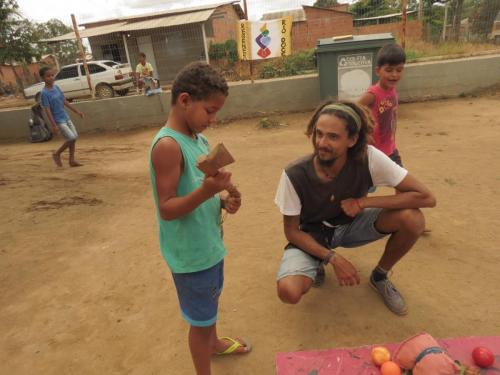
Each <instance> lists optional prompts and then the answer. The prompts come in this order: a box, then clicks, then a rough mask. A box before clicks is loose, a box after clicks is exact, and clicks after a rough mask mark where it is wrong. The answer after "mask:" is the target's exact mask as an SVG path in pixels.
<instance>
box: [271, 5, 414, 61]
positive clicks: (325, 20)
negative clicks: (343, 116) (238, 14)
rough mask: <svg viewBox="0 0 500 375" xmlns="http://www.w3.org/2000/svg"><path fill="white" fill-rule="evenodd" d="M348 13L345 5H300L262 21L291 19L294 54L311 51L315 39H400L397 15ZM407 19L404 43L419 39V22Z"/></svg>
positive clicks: (412, 16) (399, 25) (411, 16)
mask: <svg viewBox="0 0 500 375" xmlns="http://www.w3.org/2000/svg"><path fill="white" fill-rule="evenodd" d="M348 9H349V5H348V4H339V5H337V6H334V7H332V8H318V7H312V6H305V5H304V6H302V9H292V10H285V11H279V12H272V13H266V14H264V15H263V16H262V20H272V19H276V18H280V17H284V16H291V17H292V20H293V26H292V49H293V50H294V51H297V50H301V49H306V48H315V47H316V43H317V41H318V39H322V38H330V37H333V36H341V35H365V34H379V33H392V34H393V35H394V36H395V37H396V38H400V37H401V30H402V25H401V13H395V14H389V15H385V16H379V17H369V18H360V19H353V14H352V13H350V12H349V11H348ZM414 13H415V14H414ZM408 15H409V19H408V22H407V24H406V37H407V38H408V39H421V38H422V22H421V21H419V20H417V19H414V16H415V15H416V11H412V12H408Z"/></svg>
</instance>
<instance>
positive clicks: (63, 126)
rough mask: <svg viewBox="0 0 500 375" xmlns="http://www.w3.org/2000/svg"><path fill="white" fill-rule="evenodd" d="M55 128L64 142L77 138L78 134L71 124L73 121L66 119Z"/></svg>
mask: <svg viewBox="0 0 500 375" xmlns="http://www.w3.org/2000/svg"><path fill="white" fill-rule="evenodd" d="M57 128H58V129H59V131H60V132H61V135H62V137H63V138H64V140H66V141H75V140H76V139H77V138H78V132H77V131H76V128H75V124H73V121H71V120H70V119H67V120H66V122H61V123H59V124H57Z"/></svg>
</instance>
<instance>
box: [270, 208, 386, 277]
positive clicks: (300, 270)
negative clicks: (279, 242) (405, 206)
mask: <svg viewBox="0 0 500 375" xmlns="http://www.w3.org/2000/svg"><path fill="white" fill-rule="evenodd" d="M381 211H382V209H381V208H365V209H364V210H363V212H361V213H360V214H359V215H358V216H356V217H355V218H354V220H353V221H352V222H351V223H349V224H345V225H339V226H337V227H336V228H335V230H334V234H333V237H332V240H331V243H330V248H331V249H335V248H337V247H358V246H363V245H366V244H368V243H370V242H373V241H377V240H379V239H381V238H382V237H384V236H386V234H384V233H380V232H379V231H378V230H377V229H376V228H375V221H377V218H378V215H379V214H380V212H381ZM320 263H321V262H320V260H318V259H317V258H314V257H313V256H311V255H309V254H308V253H306V252H305V251H302V250H300V249H297V248H293V247H292V248H288V249H286V250H285V253H284V254H283V257H282V258H281V264H280V268H279V271H278V277H277V279H278V280H280V279H282V278H284V277H286V276H296V275H302V276H307V277H309V278H310V279H313V280H314V279H315V277H316V273H317V271H318V267H319V265H320Z"/></svg>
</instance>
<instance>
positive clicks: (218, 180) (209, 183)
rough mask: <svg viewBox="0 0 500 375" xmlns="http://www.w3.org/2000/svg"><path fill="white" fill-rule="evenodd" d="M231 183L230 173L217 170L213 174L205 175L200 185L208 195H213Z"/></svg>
mask: <svg viewBox="0 0 500 375" xmlns="http://www.w3.org/2000/svg"><path fill="white" fill-rule="evenodd" d="M230 184H231V173H230V172H224V171H219V173H217V174H216V175H215V176H213V177H209V176H206V177H205V179H204V180H203V184H202V185H201V188H202V190H203V191H204V192H205V193H206V194H207V195H208V196H209V197H211V196H214V195H215V194H218V193H220V192H221V191H223V190H226V189H227V188H228V187H229V185H230Z"/></svg>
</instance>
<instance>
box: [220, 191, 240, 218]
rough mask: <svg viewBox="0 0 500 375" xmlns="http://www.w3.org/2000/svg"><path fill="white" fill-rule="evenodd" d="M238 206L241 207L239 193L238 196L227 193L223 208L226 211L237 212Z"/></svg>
mask: <svg viewBox="0 0 500 375" xmlns="http://www.w3.org/2000/svg"><path fill="white" fill-rule="evenodd" d="M240 207H241V195H240V196H239V197H235V196H233V195H231V194H229V195H228V196H227V197H226V198H225V199H224V209H225V210H226V211H227V213H229V214H235V213H236V212H238V210H239V209H240Z"/></svg>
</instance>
